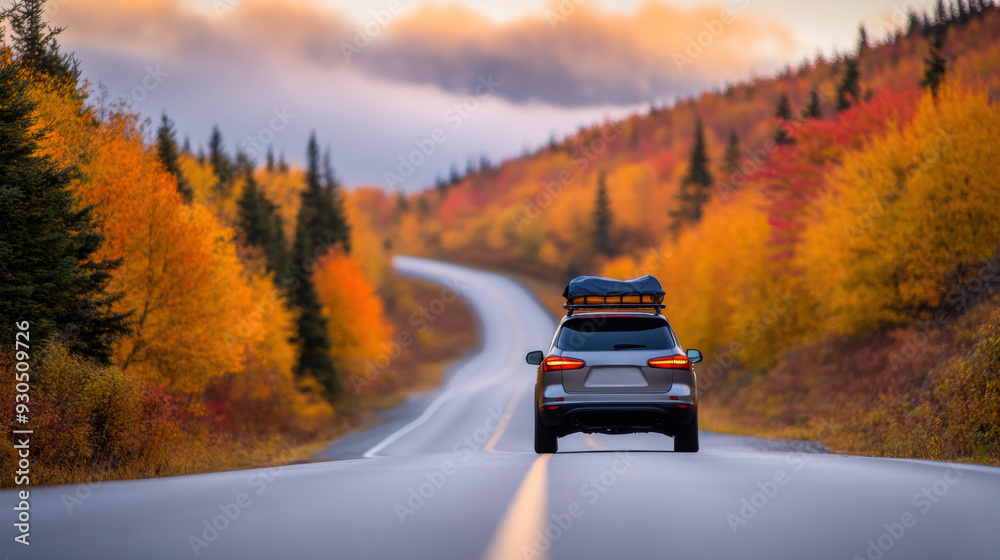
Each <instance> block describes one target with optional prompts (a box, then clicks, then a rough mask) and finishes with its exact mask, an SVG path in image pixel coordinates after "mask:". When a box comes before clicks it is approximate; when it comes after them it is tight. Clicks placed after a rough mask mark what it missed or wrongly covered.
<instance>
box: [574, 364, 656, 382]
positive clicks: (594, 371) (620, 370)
mask: <svg viewBox="0 0 1000 560" xmlns="http://www.w3.org/2000/svg"><path fill="white" fill-rule="evenodd" d="M648 385H649V383H648V382H647V381H646V376H645V375H643V374H642V370H640V369H639V368H631V367H595V368H591V370H590V372H589V373H588V374H587V379H586V380H585V381H584V382H583V386H584V387H646V386H648Z"/></svg>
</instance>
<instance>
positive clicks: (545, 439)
mask: <svg viewBox="0 0 1000 560" xmlns="http://www.w3.org/2000/svg"><path fill="white" fill-rule="evenodd" d="M558 440H559V438H558V436H556V431H555V429H554V428H549V427H547V426H545V425H544V424H542V420H541V418H539V417H538V413H537V412H536V413H535V453H538V454H542V453H555V452H556V450H557V449H558V448H559V441H558Z"/></svg>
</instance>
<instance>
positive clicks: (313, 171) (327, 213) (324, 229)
mask: <svg viewBox="0 0 1000 560" xmlns="http://www.w3.org/2000/svg"><path fill="white" fill-rule="evenodd" d="M337 245H340V246H341V247H342V248H343V249H344V250H345V251H349V250H350V230H349V228H348V224H347V220H346V217H345V213H344V209H343V203H342V201H341V197H340V185H339V183H338V182H337V179H336V177H335V176H334V174H333V167H332V165H331V163H330V156H329V152H327V154H326V156H325V157H324V158H323V164H322V168H321V166H320V157H319V144H318V143H317V142H316V134H315V133H313V134H312V135H310V137H309V144H308V147H307V150H306V189H305V190H304V191H303V192H302V203H301V205H300V207H299V215H298V223H297V226H296V231H295V246H294V248H293V255H294V257H293V260H294V263H293V264H294V267H295V270H296V271H298V272H299V276H300V280H301V281H300V282H298V283H297V285H296V286H295V287H294V289H293V290H292V303H293V304H295V306H296V308H297V310H298V342H299V347H300V354H299V362H298V365H297V366H296V371H297V372H298V373H299V374H300V375H311V376H313V377H315V378H316V379H318V380H319V381H320V382H321V383H323V385H324V387H326V389H327V392H328V394H329V395H330V396H331V397H334V396H336V395H337V394H339V393H340V391H341V387H342V384H341V380H340V376H339V374H338V373H337V370H336V367H335V365H334V363H333V359H332V357H331V356H330V338H329V334H328V333H327V330H326V318H324V317H323V313H322V308H321V306H320V302H319V298H318V296H317V295H316V289H315V286H313V283H312V279H311V278H310V277H309V275H308V273H309V272H311V270H312V269H313V267H314V263H315V262H316V261H318V260H319V259H321V258H322V257H323V255H324V254H325V253H326V252H327V251H328V250H330V249H332V248H333V247H335V246H337ZM334 320H344V318H340V317H338V318H335V319H334Z"/></svg>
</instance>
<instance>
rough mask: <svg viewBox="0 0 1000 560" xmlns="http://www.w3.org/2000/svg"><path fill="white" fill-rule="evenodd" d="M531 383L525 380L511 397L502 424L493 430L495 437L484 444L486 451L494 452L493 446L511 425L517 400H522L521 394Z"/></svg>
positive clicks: (501, 419) (501, 420)
mask: <svg viewBox="0 0 1000 560" xmlns="http://www.w3.org/2000/svg"><path fill="white" fill-rule="evenodd" d="M529 385H531V383H530V381H525V382H524V383H523V384H522V385H521V386H520V387H518V388H517V390H516V391H514V396H512V397H511V398H510V401H509V402H508V403H507V408H506V409H505V410H504V411H503V416H502V417H501V418H500V424H499V425H498V426H497V429H496V430H494V431H493V437H491V438H490V440H489V441H487V442H486V445H484V446H483V450H484V451H487V452H489V453H493V448H494V447H496V445H497V443H498V442H499V441H500V438H501V437H502V436H503V433H504V431H505V430H506V429H507V426H509V425H510V419H511V417H512V416H514V409H515V408H517V402H518V401H519V400H521V395H523V394H524V391H525V390H526V389H527V388H528V386H529Z"/></svg>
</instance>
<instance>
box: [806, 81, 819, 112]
mask: <svg viewBox="0 0 1000 560" xmlns="http://www.w3.org/2000/svg"><path fill="white" fill-rule="evenodd" d="M806 117H807V118H810V119H822V118H823V105H822V103H820V100H819V92H817V91H816V88H815V87H813V88H811V89H810V90H809V103H807V104H806Z"/></svg>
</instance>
